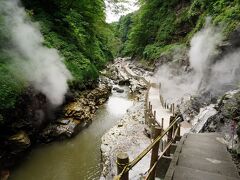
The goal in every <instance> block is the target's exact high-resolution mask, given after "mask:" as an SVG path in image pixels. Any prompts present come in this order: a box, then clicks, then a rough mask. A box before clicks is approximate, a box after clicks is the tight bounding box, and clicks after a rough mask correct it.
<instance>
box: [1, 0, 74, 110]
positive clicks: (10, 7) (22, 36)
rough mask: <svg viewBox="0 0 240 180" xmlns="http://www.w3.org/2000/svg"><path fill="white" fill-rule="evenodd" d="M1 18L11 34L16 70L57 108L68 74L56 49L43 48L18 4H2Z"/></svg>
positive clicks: (16, 0)
mask: <svg viewBox="0 0 240 180" xmlns="http://www.w3.org/2000/svg"><path fill="white" fill-rule="evenodd" d="M0 14H2V15H3V17H4V20H5V24H6V27H7V29H8V31H9V33H10V36H11V41H12V44H13V47H12V48H11V49H10V50H9V54H11V55H12V56H13V59H14V62H13V64H15V67H17V69H15V70H16V71H17V72H16V73H19V74H20V75H22V76H24V78H25V80H27V81H28V82H29V83H30V84H32V85H33V86H34V88H35V89H37V90H38V91H40V92H42V93H43V94H45V95H46V97H47V98H48V99H49V101H50V103H51V104H52V105H55V106H57V105H60V104H61V103H62V102H63V100H64V95H65V93H66V92H67V90H68V85H67V80H68V79H70V78H71V74H70V72H69V71H68V70H67V68H66V67H65V65H64V63H63V59H62V58H61V57H60V55H59V54H58V51H57V50H56V49H50V48H47V47H45V46H43V42H44V38H43V36H42V34H41V32H40V30H39V25H38V24H37V23H33V22H31V21H30V19H29V17H28V16H27V13H26V11H25V9H24V8H23V7H21V5H20V2H19V0H10V1H9V0H7V1H1V5H0Z"/></svg>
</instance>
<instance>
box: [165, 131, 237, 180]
mask: <svg viewBox="0 0 240 180" xmlns="http://www.w3.org/2000/svg"><path fill="white" fill-rule="evenodd" d="M221 138H222V137H221V135H220V134H217V133H200V134H187V135H184V136H183V137H182V139H181V140H180V142H179V144H178V147H177V149H176V151H175V153H174V155H173V159H172V161H171V163H170V166H169V169H168V171H167V174H166V176H165V180H240V177H239V175H238V171H237V169H236V167H235V164H234V163H233V161H232V158H231V155H230V154H229V152H228V151H227V148H226V145H224V144H222V143H221V141H220V140H221Z"/></svg>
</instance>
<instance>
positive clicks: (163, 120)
mask: <svg viewBox="0 0 240 180" xmlns="http://www.w3.org/2000/svg"><path fill="white" fill-rule="evenodd" d="M161 125H162V128H163V125H164V118H162V124H161Z"/></svg>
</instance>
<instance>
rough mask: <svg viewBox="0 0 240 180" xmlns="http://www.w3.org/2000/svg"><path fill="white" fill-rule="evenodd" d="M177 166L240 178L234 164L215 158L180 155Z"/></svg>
mask: <svg viewBox="0 0 240 180" xmlns="http://www.w3.org/2000/svg"><path fill="white" fill-rule="evenodd" d="M177 166H182V167H187V168H191V169H196V170H201V171H206V172H210V173H215V174H219V175H223V176H229V177H236V178H237V177H239V176H238V173H237V169H236V167H235V165H234V164H233V163H232V162H229V161H220V160H217V159H213V158H204V157H194V156H191V155H184V154H180V156H179V159H178V164H177Z"/></svg>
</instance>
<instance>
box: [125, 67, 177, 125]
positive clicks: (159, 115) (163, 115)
mask: <svg viewBox="0 0 240 180" xmlns="http://www.w3.org/2000/svg"><path fill="white" fill-rule="evenodd" d="M124 68H125V70H126V71H127V72H128V74H129V75H131V76H133V77H137V75H136V74H135V73H134V72H133V71H132V70H131V69H130V68H129V64H127V65H125V66H124ZM144 79H146V81H148V82H150V83H151V84H153V85H152V86H151V87H150V90H149V92H148V102H150V103H151V105H152V111H153V112H154V111H156V121H157V122H158V124H161V125H162V119H164V123H163V129H167V128H168V126H169V121H170V116H172V115H173V114H172V113H171V112H170V111H169V110H168V109H165V108H164V107H163V106H162V104H161V101H160V90H159V86H158V84H159V82H158V80H157V79H155V78H154V77H144Z"/></svg>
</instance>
